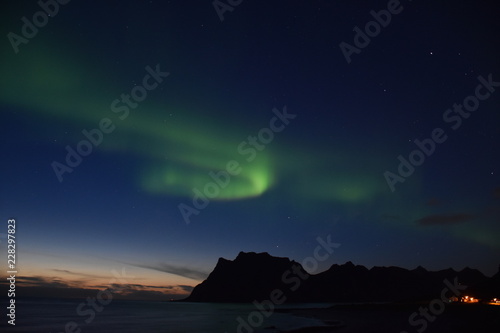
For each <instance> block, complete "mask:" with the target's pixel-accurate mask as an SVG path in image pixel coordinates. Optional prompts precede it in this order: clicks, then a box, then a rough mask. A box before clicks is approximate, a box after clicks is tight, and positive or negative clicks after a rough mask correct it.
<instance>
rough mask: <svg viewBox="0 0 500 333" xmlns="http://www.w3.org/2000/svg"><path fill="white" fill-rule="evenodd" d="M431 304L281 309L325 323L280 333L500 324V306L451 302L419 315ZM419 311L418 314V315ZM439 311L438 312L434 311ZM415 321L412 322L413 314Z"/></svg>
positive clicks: (468, 328)
mask: <svg viewBox="0 0 500 333" xmlns="http://www.w3.org/2000/svg"><path fill="white" fill-rule="evenodd" d="M428 306H429V303H401V304H397V303H386V304H371V303H364V304H345V305H334V306H331V307H328V308H315V309H299V308H297V309H280V310H278V312H281V313H289V314H290V315H292V316H296V317H306V318H314V319H318V320H320V321H322V322H323V323H324V324H325V325H324V326H310V327H303V328H297V329H292V330H281V331H279V332H280V333H330V332H340V333H377V332H402V331H406V332H418V330H419V329H420V330H424V329H425V332H426V333H434V332H436V333H438V332H439V333H443V332H450V333H451V332H453V333H457V332H464V333H465V332H475V333H482V332H485V333H486V332H491V331H492V328H494V327H500V326H499V325H500V307H497V306H492V305H488V304H448V305H447V306H446V308H444V310H443V311H442V312H441V313H438V314H437V315H433V312H427V313H428V314H429V317H428V318H431V319H432V320H425V317H424V316H420V315H419V311H420V309H426V308H427V307H428ZM415 313H416V315H414V314H415ZM434 313H436V312H434ZM412 315H414V318H413V319H414V320H413V321H412V322H411V323H410V320H409V318H410V316H412Z"/></svg>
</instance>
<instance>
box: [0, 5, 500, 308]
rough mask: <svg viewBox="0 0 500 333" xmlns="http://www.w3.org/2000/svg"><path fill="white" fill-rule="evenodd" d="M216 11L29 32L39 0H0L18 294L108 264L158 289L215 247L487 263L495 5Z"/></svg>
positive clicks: (360, 260) (139, 286)
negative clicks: (331, 247)
mask: <svg viewBox="0 0 500 333" xmlns="http://www.w3.org/2000/svg"><path fill="white" fill-rule="evenodd" d="M229 3H232V4H233V5H232V6H231V5H229V4H228V2H226V1H224V0H221V1H219V2H216V5H217V6H216V7H217V9H216V8H215V7H214V4H213V2H212V1H209V0H206V1H180V0H179V1H159V0H156V1H118V0H113V1H105V2H100V1H99V2H98V1H77V0H73V1H70V2H68V3H67V4H64V5H62V4H59V5H58V7H59V9H58V11H57V12H55V11H54V8H53V6H52V7H51V8H49V9H48V10H49V11H51V10H52V14H51V15H50V17H46V16H44V15H35V16H36V17H35V18H36V19H37V20H39V21H38V24H39V26H40V27H38V28H37V30H38V31H37V32H36V33H34V32H33V30H30V28H29V27H25V28H24V30H23V25H25V24H26V23H25V21H23V20H22V19H21V18H22V17H26V19H27V21H29V22H28V23H29V24H31V23H30V22H33V15H34V14H36V13H37V12H40V11H41V10H42V9H41V7H40V5H39V4H37V2H36V1H9V2H5V3H3V4H2V7H3V8H2V10H1V11H0V12H1V14H0V15H1V19H0V31H1V35H2V36H3V37H2V38H3V41H2V43H1V47H0V60H1V61H0V73H1V76H0V110H1V117H2V118H1V122H0V126H1V128H0V131H1V132H0V133H1V134H0V135H1V141H0V145H1V151H2V161H1V170H2V172H1V173H0V177H1V183H0V184H1V186H0V217H1V221H2V222H1V223H0V226H1V228H2V229H3V230H0V233H2V234H0V237H1V238H0V241H1V244H0V249H1V250H2V253H6V248H7V247H6V239H5V235H6V232H7V220H8V219H9V218H15V219H16V221H17V230H16V237H17V244H18V245H17V258H18V262H17V265H18V270H19V281H21V282H22V283H23V284H22V285H23V286H25V287H26V288H27V287H30V286H31V287H39V288H42V289H43V288H49V287H51V288H52V287H53V288H73V289H75V288H103V287H104V286H106V285H108V284H109V281H110V280H111V279H112V278H113V273H112V270H116V271H122V269H125V270H126V272H127V274H128V275H132V276H134V278H133V280H131V282H132V283H133V285H131V287H130V289H128V290H127V292H128V293H129V295H142V296H143V297H146V298H147V297H151V298H152V297H153V296H154V297H158V295H160V296H161V297H163V296H162V295H161V294H159V293H164V294H165V297H171V296H172V294H174V296H172V297H174V298H175V297H180V296H179V295H177V296H175V294H185V293H186V292H188V291H189V290H190V287H192V286H195V285H196V284H198V283H200V282H201V281H202V280H203V279H204V278H205V277H206V276H207V275H208V273H210V271H211V270H212V269H213V267H214V266H215V264H216V263H217V260H218V258H219V257H225V258H227V259H234V258H235V257H236V256H237V254H238V253H239V252H240V251H254V252H268V253H270V254H271V255H274V256H282V257H289V258H291V259H294V260H296V261H298V262H301V260H303V259H304V258H306V257H308V256H312V255H313V251H314V249H315V247H316V245H317V240H316V239H317V237H322V238H324V239H326V238H327V236H328V235H330V238H331V240H332V241H333V242H336V243H339V244H341V245H340V247H338V248H337V249H336V250H335V252H334V253H333V254H332V255H331V257H329V258H328V260H326V261H324V262H322V263H321V265H320V267H319V269H318V270H317V271H316V272H312V273H318V272H319V271H321V270H324V269H327V268H328V267H329V266H330V265H332V264H334V263H338V264H342V263H345V262H346V261H352V262H353V263H355V264H360V265H365V266H367V267H372V266H391V265H396V266H401V267H404V268H408V269H413V268H415V267H417V266H419V265H421V266H424V267H425V268H427V269H430V270H438V269H444V268H448V267H453V268H454V269H457V270H461V269H463V268H464V267H466V266H469V267H472V268H477V269H480V270H481V271H482V272H483V273H485V274H486V275H493V274H494V273H495V272H496V271H497V270H498V264H500V223H499V222H500V158H499V155H498V154H499V151H500V149H499V148H500V135H499V133H500V131H499V128H500V114H499V107H500V66H499V65H500V64H499V61H498V60H499V55H500V52H499V51H500V49H499V47H498V32H499V31H500V21H499V20H498V15H499V11H498V5H496V6H495V4H496V3H495V2H494V1H474V0H467V1H451V0H446V1H438V2H436V1H423V0H422V1H410V0H406V1H403V0H402V1H401V2H400V3H399V4H398V2H397V1H394V0H391V1H364V2H361V1H236V0H233V1H229ZM44 18H46V21H44ZM221 18H222V19H223V20H221ZM377 19H378V22H380V23H377ZM370 22H372V23H370ZM366 28H367V29H368V31H366ZM23 33H24V34H27V35H29V37H28V38H25V37H26V36H24V37H23ZM89 138H90V139H89ZM92 140H93V143H92V142H91V141H92ZM68 152H71V153H68ZM78 152H80V153H78ZM68 154H69V155H70V156H69V157H68V156H67V155H68ZM76 154H78V156H77V155H76ZM82 155H85V156H82ZM412 164H413V165H412ZM398 168H399V170H398ZM215 179H217V180H215ZM200 193H201V194H200ZM0 268H1V272H0V276H4V275H5V272H6V270H7V269H6V260H3V259H2V261H1V264H0ZM2 280H4V278H2ZM20 286H21V285H20ZM73 289H72V290H73Z"/></svg>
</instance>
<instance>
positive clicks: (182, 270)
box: [127, 263, 209, 280]
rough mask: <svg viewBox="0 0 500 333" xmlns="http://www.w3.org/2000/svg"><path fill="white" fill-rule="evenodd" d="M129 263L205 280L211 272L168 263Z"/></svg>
mask: <svg viewBox="0 0 500 333" xmlns="http://www.w3.org/2000/svg"><path fill="white" fill-rule="evenodd" d="M127 264H128V265H131V266H135V267H139V268H146V269H152V270H155V271H159V272H163V273H168V274H174V275H179V276H182V277H187V278H190V279H193V280H205V279H206V278H207V276H208V274H209V273H207V272H203V271H199V270H196V269H193V268H190V267H185V266H177V265H172V264H167V263H158V264H156V265H144V264H134V263H127Z"/></svg>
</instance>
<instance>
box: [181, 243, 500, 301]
mask: <svg viewBox="0 0 500 333" xmlns="http://www.w3.org/2000/svg"><path fill="white" fill-rule="evenodd" d="M499 287H500V271H499V272H498V273H497V274H496V275H494V276H493V277H491V278H488V277H486V276H485V275H484V274H482V273H481V272H480V271H478V270H475V269H471V268H465V269H463V270H461V271H458V272H457V271H455V270H453V269H451V268H449V269H444V270H440V271H428V270H426V269H425V268H423V267H421V266H419V267H417V268H415V269H413V270H408V269H404V268H400V267H394V266H392V267H373V268H371V269H368V268H366V267H364V266H361V265H354V264H353V263H352V262H347V263H345V264H343V265H338V264H334V265H332V266H331V267H330V268H329V269H328V270H326V271H324V272H321V273H318V274H314V275H313V274H308V273H307V272H306V271H305V270H304V268H303V267H302V265H301V264H300V263H297V262H295V261H293V260H290V259H288V258H281V257H273V256H271V255H269V254H268V253H265V252H264V253H255V252H248V253H245V252H240V253H239V254H238V256H237V257H236V259H235V260H233V261H231V260H227V259H224V258H219V260H218V262H217V265H216V266H215V268H214V270H213V271H212V273H210V275H209V276H208V277H207V279H206V280H205V281H203V282H202V283H200V284H199V285H197V286H196V287H195V288H194V289H193V291H192V292H191V295H189V296H188V297H187V298H186V299H184V300H183V301H189V302H253V301H262V300H266V299H270V297H274V296H277V295H280V297H279V298H278V299H279V300H280V301H286V302H389V301H397V302H410V301H429V300H432V299H435V298H440V297H441V293H442V291H443V289H445V288H447V289H448V291H447V293H446V297H452V296H460V295H459V294H463V295H469V294H470V295H471V296H475V297H485V298H487V297H491V298H493V297H498V295H497V294H496V293H497V292H499V291H500V288H499ZM452 290H455V293H453V292H452ZM457 291H458V293H457ZM273 293H274V294H273ZM272 295H274V296H272Z"/></svg>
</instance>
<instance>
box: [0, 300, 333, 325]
mask: <svg viewBox="0 0 500 333" xmlns="http://www.w3.org/2000/svg"><path fill="white" fill-rule="evenodd" d="M2 304H5V303H3V302H2ZM328 306H330V304H286V305H281V306H279V307H277V309H286V308H318V307H328ZM2 312H3V313H5V311H2ZM15 316H16V317H15V326H13V325H10V324H8V323H7V321H8V320H9V318H8V317H7V316H6V315H5V314H4V315H3V316H2V317H3V318H2V321H1V323H0V332H29V333H38V332H44V333H97V332H106V333H133V332H134V333H135V332H141V333H142V332H143V333H149V332H150V333H167V332H168V333H191V332H193V333H194V332H197V333H200V332H203V333H229V332H236V333H254V332H256V333H258V332H263V333H264V332H267V333H274V332H282V331H287V330H293V329H297V328H302V327H311V326H323V325H324V323H322V322H321V321H319V320H316V319H313V318H303V317H296V316H293V315H291V314H288V313H283V312H276V311H274V310H272V311H269V309H268V308H265V309H264V310H259V309H258V308H256V306H255V305H253V304H229V303H223V304H220V303H187V302H147V301H123V300H112V301H111V302H110V303H109V304H105V305H104V304H103V305H100V304H96V306H93V305H92V304H88V303H86V300H82V299H57V300H56V299H30V300H16V313H15Z"/></svg>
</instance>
